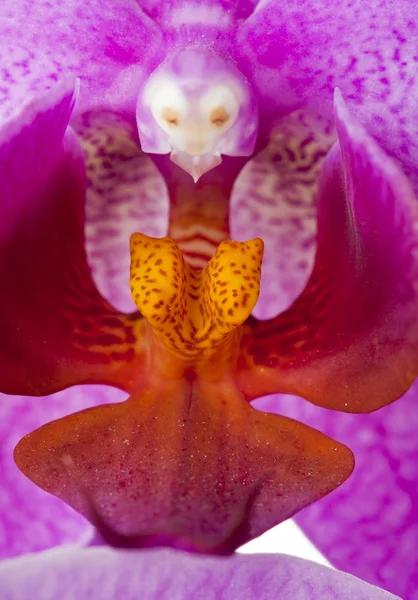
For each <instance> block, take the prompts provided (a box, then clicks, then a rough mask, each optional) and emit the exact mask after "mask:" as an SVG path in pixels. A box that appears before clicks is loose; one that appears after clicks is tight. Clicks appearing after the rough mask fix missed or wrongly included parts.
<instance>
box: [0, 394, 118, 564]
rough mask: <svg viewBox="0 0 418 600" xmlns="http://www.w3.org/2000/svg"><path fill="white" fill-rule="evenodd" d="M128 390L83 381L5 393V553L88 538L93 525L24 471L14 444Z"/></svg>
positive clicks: (0, 409) (0, 447)
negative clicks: (43, 393) (37, 393)
mask: <svg viewBox="0 0 418 600" xmlns="http://www.w3.org/2000/svg"><path fill="white" fill-rule="evenodd" d="M124 395H125V394H124V393H123V392H121V391H119V390H115V389H111V388H103V387H93V386H90V387H89V388H88V389H86V388H81V387H78V386H77V387H74V388H72V389H70V390H65V391H62V392H59V393H58V394H54V395H52V396H48V397H47V398H36V399H34V398H18V397H14V398H7V397H5V396H2V395H1V394H0V470H1V474H2V481H1V494H0V530H1V532H2V535H1V536H0V558H4V557H10V556H15V555H19V554H23V553H25V552H35V551H39V550H44V549H46V548H51V547H53V546H55V545H59V544H64V543H81V542H83V541H86V539H87V536H88V535H89V532H91V530H92V527H91V525H90V524H89V523H88V522H87V521H86V520H85V519H84V518H83V517H81V516H80V515H78V514H77V513H76V512H75V511H73V510H72V509H70V508H69V507H68V506H67V505H66V504H64V503H63V502H62V501H61V500H58V499H57V498H54V497H53V496H51V495H50V494H47V493H46V492H44V491H43V490H41V489H39V488H37V487H35V486H34V485H33V484H32V482H31V481H29V480H28V479H27V478H26V477H24V475H23V474H22V473H21V472H20V471H19V469H18V468H17V466H16V464H15V462H14V460H13V449H14V447H15V446H16V444H17V442H18V441H19V440H20V438H22V437H23V436H24V435H26V434H27V433H29V432H30V431H32V430H33V429H35V428H36V427H39V426H41V425H43V424H44V423H46V422H48V421H50V420H52V419H58V418H60V417H63V416H64V415H66V414H68V413H69V412H75V411H77V410H82V409H84V408H87V407H88V406H96V405H99V404H103V403H105V402H114V401H116V400H119V399H121V398H123V396H124Z"/></svg>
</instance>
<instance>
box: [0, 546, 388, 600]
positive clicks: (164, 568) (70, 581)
mask: <svg viewBox="0 0 418 600" xmlns="http://www.w3.org/2000/svg"><path fill="white" fill-rule="evenodd" d="M23 573H24V576H22V574H23ZM0 587H1V590H2V593H3V598H4V600H21V599H22V598H29V597H34V595H35V597H36V598H42V600H56V598H60V600H73V599H74V598H77V599H78V600H87V599H88V600H90V599H91V598H93V597H94V598H97V599H98V600H99V599H100V600H115V599H116V598H123V599H124V600H137V599H138V598H143V599H144V600H172V599H174V598H176V599H177V598H178V599H180V598H181V600H219V599H220V598H224V599H225V600H233V599H234V600H235V599H236V600H238V599H239V600H278V599H279V598H280V600H354V599H355V600H396V598H395V596H392V595H391V594H389V593H387V592H384V591H383V590H379V589H378V588H375V587H373V586H370V585H368V584H366V583H363V582H362V581H360V580H359V579H356V578H354V577H352V576H350V575H347V574H345V573H340V572H338V571H334V570H332V569H329V568H327V567H323V566H321V565H318V564H316V563H313V562H310V561H305V560H302V559H300V558H295V557H291V556H285V555H276V556H275V555H271V554H270V555H262V554H258V555H254V556H252V555H245V556H244V555H243V556H233V557H231V558H227V559H225V558H207V557H205V558H200V557H192V556H187V555H184V554H182V553H179V552H173V551H167V550H164V551H142V552H129V551H125V552H121V551H118V552H115V551H113V550H109V549H106V548H95V549H93V548H89V549H75V550H68V549H61V550H55V551H51V552H45V553H44V554H38V555H34V556H29V557H22V558H20V559H15V560H13V561H5V562H3V563H2V564H1V565H0ZM398 600H399V599H398Z"/></svg>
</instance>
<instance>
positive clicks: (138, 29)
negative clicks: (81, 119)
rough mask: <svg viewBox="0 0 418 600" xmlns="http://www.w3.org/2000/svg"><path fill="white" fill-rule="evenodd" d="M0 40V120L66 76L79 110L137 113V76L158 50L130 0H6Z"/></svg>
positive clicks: (0, 11)
mask: <svg viewBox="0 0 418 600" xmlns="http://www.w3.org/2000/svg"><path fill="white" fill-rule="evenodd" d="M0 39H1V40H2V43H1V51H0V64H1V66H2V82H1V87H0V114H1V115H2V116H3V117H4V116H10V114H11V113H12V112H13V110H14V109H15V107H16V105H18V104H21V103H22V101H24V100H25V99H26V98H27V97H29V98H33V97H34V96H36V95H37V94H39V93H40V92H42V91H45V89H48V88H50V87H52V86H53V85H54V84H55V83H56V80H57V78H59V77H60V76H61V75H62V73H68V72H71V73H72V74H73V75H75V76H77V77H81V82H82V89H83V94H82V96H81V99H80V103H79V104H78V107H77V109H78V110H82V109H85V108H87V107H89V106H94V107H98V106H100V105H103V104H105V105H106V106H108V107H111V106H113V107H118V108H120V109H126V108H130V109H131V110H132V112H134V111H135V104H136V96H137V94H138V87H139V85H140V81H141V78H142V77H143V76H144V75H146V74H147V72H146V71H147V65H148V64H149V61H150V60H152V58H153V57H154V55H155V54H156V52H157V51H158V50H159V49H160V47H161V34H160V32H159V29H158V27H157V26H156V24H155V23H153V22H152V20H151V19H150V18H149V17H147V16H146V15H145V14H144V13H143V11H142V10H141V8H140V6H139V5H138V3H137V2H135V1H134V0H127V1H124V2H111V3H109V4H103V2H101V1H100V0H89V1H88V2H84V1H80V0H72V1H66V2H59V3H57V2H53V3H51V2H49V1H47V0H37V1H36V2H32V1H31V0H16V1H15V0H4V1H3V2H2V3H1V8H0Z"/></svg>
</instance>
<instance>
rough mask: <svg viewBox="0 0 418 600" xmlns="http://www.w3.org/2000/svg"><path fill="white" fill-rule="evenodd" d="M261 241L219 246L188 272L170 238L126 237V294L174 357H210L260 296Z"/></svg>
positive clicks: (239, 323)
mask: <svg viewBox="0 0 418 600" xmlns="http://www.w3.org/2000/svg"><path fill="white" fill-rule="evenodd" d="M262 258H263V242H262V240H261V239H259V238H256V239H253V240H250V241H248V242H233V241H226V242H222V243H221V244H220V246H219V247H218V249H217V251H216V253H215V255H214V256H213V258H212V259H211V260H210V261H209V263H208V264H207V266H206V267H205V268H204V269H202V270H193V269H192V268H191V267H190V266H189V265H188V264H186V262H185V261H184V259H183V256H182V254H181V251H180V249H179V247H178V246H177V244H176V243H175V242H174V241H173V240H172V239H171V238H160V239H158V238H151V237H148V236H146V235H143V234H141V233H134V234H133V235H132V236H131V291H132V298H133V300H134V302H135V304H136V306H137V307H138V310H139V311H140V312H141V313H142V315H143V316H144V317H145V318H146V319H147V321H148V322H149V324H150V325H151V327H152V328H153V330H154V332H155V334H156V335H157V337H158V338H159V339H160V340H161V341H162V342H163V344H164V345H165V346H166V347H167V348H169V349H170V350H171V351H172V352H173V353H174V354H176V355H177V356H180V357H182V358H184V359H185V360H186V361H191V362H193V361H196V360H199V358H206V357H208V356H210V355H211V354H213V353H214V352H215V351H216V350H217V349H218V348H219V347H220V345H221V344H222V343H223V342H224V341H225V339H226V338H227V337H228V335H229V334H230V333H231V332H232V331H233V330H234V329H235V328H237V327H238V326H239V325H241V323H243V322H244V321H245V320H246V319H247V318H248V317H249V315H250V314H251V312H252V310H253V308H254V306H255V304H256V302H257V300H258V296H259V292H260V276H261V261H262Z"/></svg>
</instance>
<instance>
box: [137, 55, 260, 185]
mask: <svg viewBox="0 0 418 600" xmlns="http://www.w3.org/2000/svg"><path fill="white" fill-rule="evenodd" d="M137 122H138V129H139V136H140V140H141V146H142V149H143V150H144V152H152V153H157V154H165V153H170V154H171V159H172V160H173V162H175V163H176V164H178V165H179V166H180V167H182V168H183V169H185V170H186V171H187V172H188V173H190V175H192V177H193V178H194V180H195V181H197V180H198V179H199V177H200V176H201V175H203V173H205V172H206V171H209V170H210V169H212V168H213V167H215V166H217V165H218V164H220V162H221V161H222V159H221V154H227V155H230V156H249V155H251V153H252V152H253V149H254V144H255V139H256V135H257V128H258V112H257V105H256V101H255V99H254V96H253V94H252V91H251V88H250V85H249V83H248V82H247V80H246V79H245V78H244V76H243V75H242V74H241V73H240V72H239V71H238V70H237V69H236V67H235V66H234V65H232V64H230V63H228V62H225V61H224V60H223V59H221V58H220V57H219V56H217V55H215V54H213V53H212V52H209V51H202V50H195V49H193V50H191V49H188V50H182V51H181V52H179V53H177V54H175V55H174V56H173V57H170V58H169V59H168V60H167V61H166V62H164V63H163V64H162V65H160V66H159V67H158V68H157V69H156V70H155V71H154V72H153V73H152V74H151V75H150V77H149V78H148V80H147V82H146V83H145V85H144V86H143V88H142V90H141V94H140V96H139V100H138V106H137Z"/></svg>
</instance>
